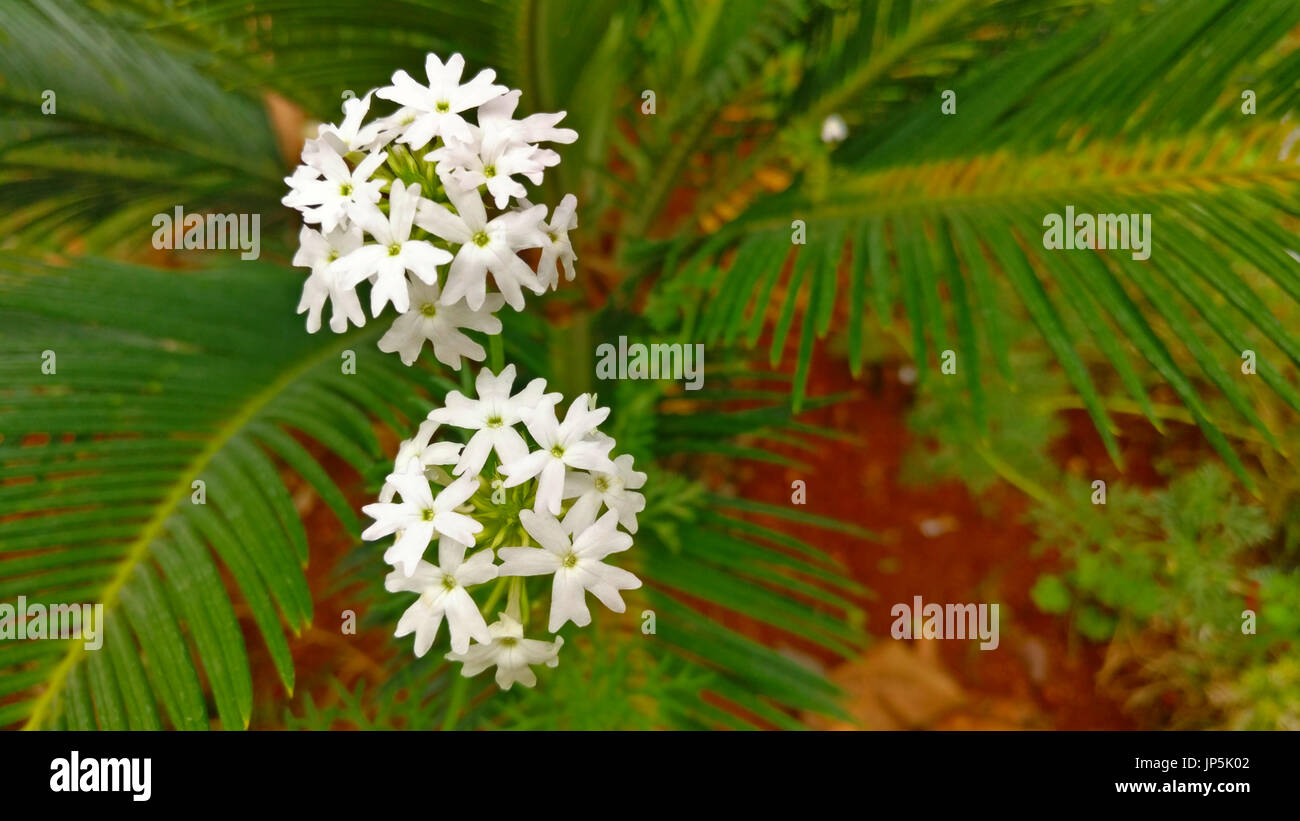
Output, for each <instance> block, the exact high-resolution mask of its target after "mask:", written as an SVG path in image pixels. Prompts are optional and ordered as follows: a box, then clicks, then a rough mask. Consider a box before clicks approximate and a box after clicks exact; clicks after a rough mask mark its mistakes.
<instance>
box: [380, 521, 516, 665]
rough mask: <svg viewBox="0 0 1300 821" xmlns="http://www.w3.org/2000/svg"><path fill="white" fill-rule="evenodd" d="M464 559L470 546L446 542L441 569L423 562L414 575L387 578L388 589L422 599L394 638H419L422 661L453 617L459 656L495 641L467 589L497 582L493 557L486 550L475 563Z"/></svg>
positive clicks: (451, 626)
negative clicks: (472, 642)
mask: <svg viewBox="0 0 1300 821" xmlns="http://www.w3.org/2000/svg"><path fill="white" fill-rule="evenodd" d="M464 559H465V545H463V544H460V543H458V542H457V541H456V540H454V539H449V538H446V537H443V538H442V539H440V540H439V542H438V565H437V566H436V567H435V566H434V565H431V564H429V563H428V562H425V561H421V562H419V563H418V565H417V566H416V567H415V568H414V572H413V573H411V574H410V575H405V574H403V573H402V572H401V571H400V570H394V571H393V572H391V573H389V574H388V576H386V577H385V578H384V588H385V589H387V590H388V592H390V593H396V592H398V591H399V590H404V591H407V592H410V593H419V594H420V598H418V599H416V600H415V603H414V604H412V605H411V606H410V607H408V608H407V609H406V612H405V613H403V614H402V618H401V619H400V620H398V622H397V632H395V633H394V634H393V635H395V636H397V637H398V638H401V637H402V636H405V635H407V634H408V633H415V655H417V656H423V655H424V654H425V653H427V652H428V651H429V648H430V647H431V646H432V645H433V640H434V639H435V638H437V637H438V628H439V627H440V626H441V625H442V619H443V616H446V617H447V629H448V630H449V631H450V632H451V647H452V649H453V650H454V651H456V652H457V653H464V652H466V651H468V650H469V640H470V639H471V638H473V639H476V640H478V641H480V642H483V643H484V644H487V643H488V642H491V641H492V634H491V633H490V632H489V631H488V627H487V622H485V621H484V620H483V614H482V613H480V612H479V609H478V606H477V605H476V604H474V599H473V598H471V597H470V595H469V591H467V590H466V589H465V588H466V587H470V586H471V585H475V584H482V583H483V582H486V581H491V580H492V579H495V578H496V577H497V567H496V566H495V565H493V564H492V551H491V550H480V551H479V552H478V553H475V554H474V555H473V556H470V558H469V561H464Z"/></svg>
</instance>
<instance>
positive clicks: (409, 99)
mask: <svg viewBox="0 0 1300 821" xmlns="http://www.w3.org/2000/svg"><path fill="white" fill-rule="evenodd" d="M464 71H465V58H464V57H462V56H460V55H459V54H453V55H451V58H450V59H448V60H447V62H446V64H443V62H442V61H441V60H439V59H438V57H437V56H436V55H433V54H430V55H428V56H427V57H425V59H424V72H425V74H426V75H427V76H428V78H429V84H428V85H427V86H424V85H421V84H420V83H418V82H416V81H415V80H414V79H412V78H411V75H409V74H407V73H406V72H405V71H398V72H396V73H395V74H393V84H392V85H391V86H385V87H384V88H381V89H379V91H377V92H375V93H376V94H377V95H378V96H379V97H380V98H382V99H385V100H392V101H393V102H395V103H397V104H398V105H402V106H406V107H408V108H410V109H413V110H414V111H415V112H417V113H416V117H415V120H414V121H413V122H412V123H411V124H410V125H409V126H408V127H407V129H406V132H405V133H404V134H403V135H402V136H401V137H399V138H398V142H403V143H406V144H408V145H410V146H411V148H413V149H418V148H423V147H424V146H425V145H427V144H428V143H429V141H430V140H432V139H433V138H434V137H442V138H443V139H446V138H448V137H455V138H457V139H461V140H468V139H469V138H470V134H469V123H467V122H465V120H464V118H462V117H461V116H460V113H461V112H462V111H466V110H468V109H471V108H476V107H478V106H480V105H482V104H483V103H486V102H487V101H488V100H491V99H492V98H494V97H499V96H501V95H502V94H505V93H506V91H508V89H507V88H506V87H505V86H499V85H494V84H493V82H492V81H493V80H495V79H496V76H497V75H496V72H495V71H493V70H492V69H490V68H489V69H484V70H483V71H480V72H479V73H478V74H477V75H475V77H474V79H472V80H470V81H469V82H468V83H465V84H463V85H462V84H461V82H460V77H461V74H463V73H464Z"/></svg>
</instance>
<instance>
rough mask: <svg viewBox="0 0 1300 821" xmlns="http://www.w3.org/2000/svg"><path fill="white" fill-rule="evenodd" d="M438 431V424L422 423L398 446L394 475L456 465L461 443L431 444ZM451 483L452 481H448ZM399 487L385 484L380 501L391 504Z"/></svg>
mask: <svg viewBox="0 0 1300 821" xmlns="http://www.w3.org/2000/svg"><path fill="white" fill-rule="evenodd" d="M437 430H438V423H437V422H433V421H430V420H425V421H424V422H421V423H420V427H419V429H418V430H417V431H416V432H415V436H413V437H412V438H410V439H407V440H405V441H403V442H402V444H400V445H398V446H397V458H396V459H394V460H393V473H396V474H399V475H403V474H407V473H414V474H424V472H425V470H426V469H427V468H428V467H429V466H430V465H454V464H456V460H458V459H459V458H460V450H461V444H460V443H459V442H431V441H430V440H432V439H433V434H434V433H435V432H436V431H437ZM448 481H450V480H448ZM396 492H397V486H396V485H394V484H391V483H389V482H384V486H383V487H382V488H380V490H379V501H381V502H391V501H392V500H393V494H394V493H396Z"/></svg>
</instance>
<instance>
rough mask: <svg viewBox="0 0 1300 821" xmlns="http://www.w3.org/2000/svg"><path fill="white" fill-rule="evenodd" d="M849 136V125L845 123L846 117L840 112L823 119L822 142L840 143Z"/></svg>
mask: <svg viewBox="0 0 1300 821" xmlns="http://www.w3.org/2000/svg"><path fill="white" fill-rule="evenodd" d="M848 136H849V127H848V126H847V125H845V124H844V118H843V117H841V116H840V115H838V114H832V115H830V116H829V117H827V118H826V119H824V120H822V142H824V143H838V142H843V141H844V139H845V138H846V137H848Z"/></svg>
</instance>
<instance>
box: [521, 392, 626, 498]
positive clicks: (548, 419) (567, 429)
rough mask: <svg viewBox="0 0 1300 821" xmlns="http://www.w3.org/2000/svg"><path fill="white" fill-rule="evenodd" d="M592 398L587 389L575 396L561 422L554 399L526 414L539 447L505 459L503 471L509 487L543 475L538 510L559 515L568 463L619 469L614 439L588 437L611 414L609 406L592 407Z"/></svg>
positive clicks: (589, 468)
mask: <svg viewBox="0 0 1300 821" xmlns="http://www.w3.org/2000/svg"><path fill="white" fill-rule="evenodd" d="M590 402H591V399H590V397H589V396H588V395H587V394H585V393H584V394H582V395H581V396H579V397H578V398H577V399H574V400H573V403H572V404H571V405H569V410H568V412H567V413H566V414H565V415H564V422H562V423H561V422H559V421H558V420H557V418H556V415H555V404H554V403H542V404H540V405H538V407H537V409H536V410H534V411H531V412H529V413H527V414H524V416H523V422H524V425H525V426H526V427H527V428H528V432H529V433H530V434H532V436H533V440H534V441H536V442H537V444H538V446H539V449H538V450H535V451H533V452H532V453H530V454H528V455H527V456H524V457H522V458H519V459H514V460H511V461H509V462H505V463H503V464H502V465H501V473H502V475H504V476H505V477H506V481H505V486H506V487H515V486H516V485H521V484H523V483H524V482H527V481H528V480H529V479H531V478H533V477H534V476H540V478H539V479H538V480H537V502H536V504H535V505H534V507H533V509H534V510H536V511H538V512H539V513H540V512H541V511H543V510H549V511H550V512H551V515H552V516H558V515H560V503H561V500H562V498H563V495H564V476H565V468H566V466H567V467H573V468H579V469H581V470H596V471H601V472H603V473H617V472H618V468H617V467H616V466H615V465H614V463H613V462H611V461H610V459H609V451H610V449H611V448H612V447H613V446H614V440H613V439H609V438H608V437H606V438H605V439H604V440H592V439H588V438H587V435H588V434H590V433H591V432H592V431H594V430H595V429H596V426H597V425H599V424H600V423H601V422H604V421H605V417H607V416H609V408H596V409H594V410H593V409H591V407H590Z"/></svg>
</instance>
